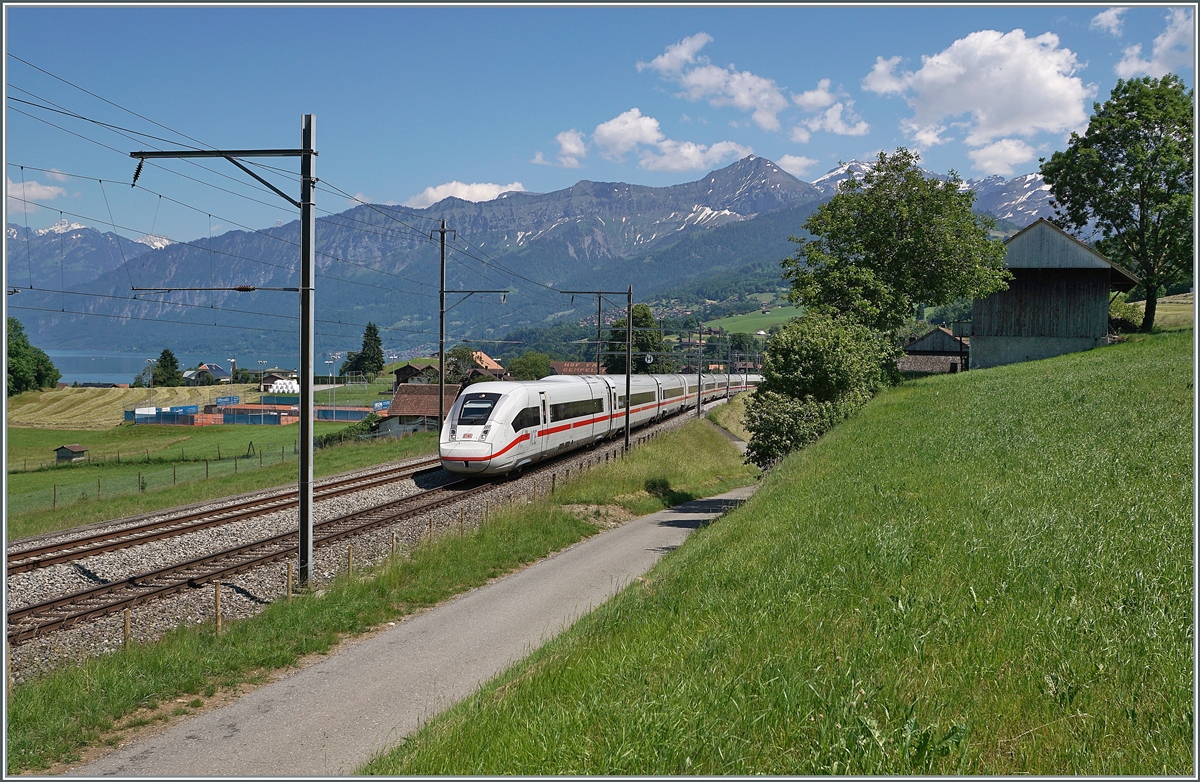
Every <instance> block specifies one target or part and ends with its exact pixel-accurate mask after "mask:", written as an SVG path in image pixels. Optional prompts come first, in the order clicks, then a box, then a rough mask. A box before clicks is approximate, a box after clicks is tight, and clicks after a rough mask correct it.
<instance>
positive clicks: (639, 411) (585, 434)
mask: <svg viewBox="0 0 1200 782" xmlns="http://www.w3.org/2000/svg"><path fill="white" fill-rule="evenodd" d="M758 380H759V377H758V376H757V375H730V376H726V375H703V376H702V377H701V378H700V383H699V385H697V379H696V376H695V375H634V376H633V377H632V378H630V388H629V399H628V400H626V398H625V377H624V376H623V375H620V376H618V375H562V376H558V375H556V376H552V377H547V378H543V379H542V380H534V381H528V382H517V381H497V382H485V383H476V384H474V385H472V386H470V387H468V388H467V389H466V390H464V391H463V392H462V393H461V394H459V396H458V399H456V400H455V401H454V404H453V405H452V406H451V408H450V412H449V415H448V416H447V417H446V420H445V422H444V423H443V425H442V430H441V433H440V443H439V455H440V457H441V461H442V466H443V467H445V468H446V469H447V470H449V471H450V472H456V473H465V474H470V475H503V474H506V473H509V472H512V471H514V470H519V469H521V468H523V467H525V466H526V465H530V464H533V463H536V462H538V461H541V460H543V459H547V458H550V457H552V456H557V455H559V454H562V453H566V452H568V451H573V450H576V449H579V448H585V447H587V446H590V445H593V444H595V443H597V442H599V441H600V440H604V439H607V438H610V437H617V436H620V435H621V434H623V433H624V431H625V416H626V415H628V416H629V425H630V427H631V428H635V427H639V426H643V425H645V424H648V423H650V422H652V421H655V420H658V419H660V418H663V417H665V416H668V415H674V414H676V413H679V412H682V411H683V410H685V409H689V408H692V407H694V406H695V404H696V397H697V394H700V395H702V398H703V400H704V401H705V402H708V401H711V400H713V399H717V398H720V397H724V396H727V395H729V394H732V393H737V392H738V391H741V390H744V389H746V388H751V387H753V386H754V385H757V383H758Z"/></svg>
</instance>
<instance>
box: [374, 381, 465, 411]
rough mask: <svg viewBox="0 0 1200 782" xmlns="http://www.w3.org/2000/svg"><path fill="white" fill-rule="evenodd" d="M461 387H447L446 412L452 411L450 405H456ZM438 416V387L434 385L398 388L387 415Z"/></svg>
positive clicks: (407, 385) (402, 386)
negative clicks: (455, 401)
mask: <svg viewBox="0 0 1200 782" xmlns="http://www.w3.org/2000/svg"><path fill="white" fill-rule="evenodd" d="M458 391H459V386H456V385H449V384H447V385H446V393H445V396H444V397H443V399H444V400H445V408H446V410H449V409H450V405H452V404H454V400H455V399H457V398H458ZM437 414H438V387H437V386H436V385H434V384H432V383H430V384H428V385H412V384H404V385H400V386H397V388H396V394H395V396H393V397H392V403H391V405H389V406H388V409H387V415H388V416H389V417H390V416H397V415H424V416H433V417H434V418H436V417H437Z"/></svg>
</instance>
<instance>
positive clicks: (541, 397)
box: [537, 391, 550, 454]
mask: <svg viewBox="0 0 1200 782" xmlns="http://www.w3.org/2000/svg"><path fill="white" fill-rule="evenodd" d="M538 407H539V408H541V416H542V425H541V426H540V427H538V428H539V430H541V429H545V428H546V427H548V426H549V425H550V403H549V402H547V401H546V392H545V391H538ZM548 445H549V443H547V442H546V440H545V438H544V437H542V436H541V435H539V436H538V438H537V453H539V454H542V453H545V452H546V446H548Z"/></svg>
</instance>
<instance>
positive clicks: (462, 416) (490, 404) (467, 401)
mask: <svg viewBox="0 0 1200 782" xmlns="http://www.w3.org/2000/svg"><path fill="white" fill-rule="evenodd" d="M499 399H500V395H499V394H464V395H463V404H462V409H461V410H460V411H459V413H458V425H459V426H480V425H482V424H486V423H487V421H488V419H489V418H491V416H492V410H493V409H494V408H495V407H496V402H497V401H498V400H499Z"/></svg>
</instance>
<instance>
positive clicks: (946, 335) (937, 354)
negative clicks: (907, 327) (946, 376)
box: [896, 326, 970, 372]
mask: <svg viewBox="0 0 1200 782" xmlns="http://www.w3.org/2000/svg"><path fill="white" fill-rule="evenodd" d="M969 347H970V342H969V340H967V339H965V338H963V337H956V336H954V332H953V331H951V330H950V329H948V328H946V327H945V326H938V327H937V328H935V329H934V330H933V331H931V332H929V333H928V334H925V335H924V336H921V337H918V338H916V339H914V340H913V341H912V342H909V343H908V344H907V345H905V346H904V355H903V356H901V357H900V358H898V359H896V369H899V370H900V371H901V372H957V371H959V370H960V369H966V368H967V351H968V349H969Z"/></svg>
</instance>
